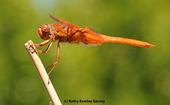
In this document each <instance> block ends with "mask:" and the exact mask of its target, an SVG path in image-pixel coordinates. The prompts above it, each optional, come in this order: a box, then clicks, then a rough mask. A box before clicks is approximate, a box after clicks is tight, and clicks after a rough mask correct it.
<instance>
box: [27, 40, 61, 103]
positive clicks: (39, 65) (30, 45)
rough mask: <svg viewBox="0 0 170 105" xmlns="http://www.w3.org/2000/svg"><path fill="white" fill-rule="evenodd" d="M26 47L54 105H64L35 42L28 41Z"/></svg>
mask: <svg viewBox="0 0 170 105" xmlns="http://www.w3.org/2000/svg"><path fill="white" fill-rule="evenodd" d="M25 47H26V49H27V51H28V53H29V54H30V56H31V58H32V61H33V63H34V65H35V67H36V69H37V71H38V74H39V76H40V78H41V80H42V81H43V84H44V86H45V88H46V90H47V92H48V94H49V97H50V99H51V101H52V103H53V105H62V103H61V101H60V99H59V97H58V95H57V93H56V91H55V89H54V87H53V84H52V83H51V80H50V78H49V76H48V74H47V72H46V70H45V68H44V65H43V64H42V62H41V60H40V58H39V56H38V55H37V53H36V50H35V49H36V48H35V46H34V44H33V42H32V41H31V40H30V41H28V42H27V43H25Z"/></svg>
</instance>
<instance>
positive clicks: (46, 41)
mask: <svg viewBox="0 0 170 105" xmlns="http://www.w3.org/2000/svg"><path fill="white" fill-rule="evenodd" d="M50 41H51V40H45V41H43V42H41V43H34V45H35V46H36V47H40V46H44V45H46V44H48V43H49V42H50Z"/></svg>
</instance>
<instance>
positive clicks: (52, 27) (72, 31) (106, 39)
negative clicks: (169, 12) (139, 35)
mask: <svg viewBox="0 0 170 105" xmlns="http://www.w3.org/2000/svg"><path fill="white" fill-rule="evenodd" d="M49 17H50V18H51V19H53V20H54V21H55V22H56V23H54V24H43V25H41V26H40V27H39V28H38V35H39V36H40V37H41V39H43V40H44V41H43V42H41V43H34V45H35V46H36V47H40V46H44V45H47V44H48V46H47V48H46V49H45V50H40V49H38V48H36V52H37V53H39V54H47V53H48V52H49V51H50V48H51V46H52V44H53V42H55V43H57V57H56V59H55V61H54V62H53V63H52V65H50V70H49V72H48V74H49V75H50V73H51V72H52V71H53V69H54V68H55V67H56V66H57V64H59V61H60V43H70V44H80V43H83V44H85V45H101V44H103V43H119V44H127V45H131V46H136V47H140V48H151V47H154V45H153V44H151V43H148V42H144V41H139V40H135V39H129V38H123V37H117V36H107V35H104V34H100V33H97V32H95V31H93V30H91V29H90V28H88V27H80V26H77V25H75V24H72V23H70V22H68V21H66V20H64V19H61V18H58V17H54V16H52V15H49Z"/></svg>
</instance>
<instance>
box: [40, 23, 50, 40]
mask: <svg viewBox="0 0 170 105" xmlns="http://www.w3.org/2000/svg"><path fill="white" fill-rule="evenodd" d="M50 31H51V26H50V24H43V25H41V26H40V27H39V28H38V34H39V36H40V37H41V38H42V39H44V40H47V39H49V38H50V35H51V33H50Z"/></svg>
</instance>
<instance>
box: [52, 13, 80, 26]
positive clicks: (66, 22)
mask: <svg viewBox="0 0 170 105" xmlns="http://www.w3.org/2000/svg"><path fill="white" fill-rule="evenodd" d="M49 17H50V18H51V19H53V20H54V21H56V22H59V23H62V24H65V25H68V26H70V27H77V28H79V27H78V26H77V25H75V24H72V23H70V22H68V21H66V20H64V19H61V18H57V17H54V16H53V15H51V14H49Z"/></svg>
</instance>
